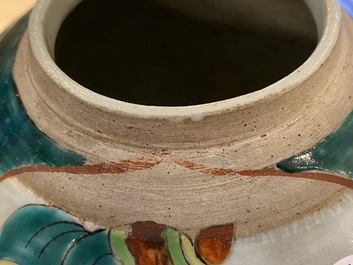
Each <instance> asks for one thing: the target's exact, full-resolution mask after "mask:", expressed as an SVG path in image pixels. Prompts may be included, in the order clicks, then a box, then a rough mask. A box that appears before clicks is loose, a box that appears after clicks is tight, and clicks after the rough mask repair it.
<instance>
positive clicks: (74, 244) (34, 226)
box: [0, 205, 119, 265]
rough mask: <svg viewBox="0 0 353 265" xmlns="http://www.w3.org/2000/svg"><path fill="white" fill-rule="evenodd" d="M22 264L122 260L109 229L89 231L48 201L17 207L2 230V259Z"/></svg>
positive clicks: (106, 264)
mask: <svg viewBox="0 0 353 265" xmlns="http://www.w3.org/2000/svg"><path fill="white" fill-rule="evenodd" d="M1 259H8V260H13V261H15V262H16V263H18V264H21V265H48V264H50V265H60V264H62V265H64V264H65V265H81V264H82V265H87V264H96V265H100V264H104V265H117V264H119V263H118V262H117V261H116V260H115V259H114V257H113V255H112V250H111V248H110V244H109V235H108V232H107V231H105V230H97V231H95V232H89V231H87V230H85V229H84V228H83V226H82V225H81V224H80V223H79V222H78V221H77V219H76V218H74V217H73V216H71V215H70V214H68V213H66V212H64V211H62V210H60V209H58V208H55V207H49V206H44V205H28V206H25V207H23V208H20V209H19V210H18V211H16V212H15V213H14V214H13V215H12V216H11V217H10V218H9V219H8V220H7V222H6V223H5V225H4V226H3V228H2V230H1V233H0V260H1Z"/></svg>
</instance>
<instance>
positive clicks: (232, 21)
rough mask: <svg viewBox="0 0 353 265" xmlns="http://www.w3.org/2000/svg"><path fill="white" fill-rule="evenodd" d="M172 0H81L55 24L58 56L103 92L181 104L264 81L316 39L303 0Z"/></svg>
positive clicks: (70, 71) (278, 75) (297, 60)
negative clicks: (58, 27)
mask: <svg viewBox="0 0 353 265" xmlns="http://www.w3.org/2000/svg"><path fill="white" fill-rule="evenodd" d="M174 2H175V1H174V0H170V1H169V2H167V1H164V0H129V1H126V0H100V1H99V2H97V1H94V0H85V1H82V2H81V3H80V4H79V5H78V6H77V7H76V8H75V9H74V10H73V11H72V12H71V13H70V14H69V16H68V17H67V18H66V19H65V21H64V22H63V24H62V26H61V28H60V30H59V33H58V36H57V39H56V44H55V62H56V64H57V65H58V66H59V67H60V68H61V69H62V70H63V71H64V72H65V73H66V74H67V75H68V76H69V77H71V78H72V79H73V80H75V81H77V82H78V83H80V84H81V85H83V86H85V87H87V88H88V89H90V90H92V91H95V92H97V93H99V94H102V95H105V96H107V97H110V98H115V99H118V100H121V101H125V102H130V103H136V104H142V105H156V106H188V105H197V104H204V103H210V102H215V101H220V100H224V99H229V98H233V97H237V96H241V95H244V94H248V93H251V92H254V91H257V90H260V89H262V88H264V87H266V86H268V85H271V84H273V83H275V82H276V81H278V80H280V79H282V78H283V77H285V76H287V75H288V74H290V73H291V72H293V71H294V70H295V69H296V68H298V67H299V66H300V65H301V64H302V63H304V62H305V61H306V59H307V58H308V57H309V56H310V55H311V54H312V52H313V51H314V49H315V47H316V45H317V40H318V34H317V31H316V26H315V21H314V19H313V17H312V16H311V14H310V11H309V9H308V8H307V6H306V5H305V3H304V2H302V1H300V0H290V1H289V0H288V1H283V2H284V3H277V2H278V1H276V3H277V5H275V4H274V3H275V1H273V0H268V1H263V0H254V1H249V2H251V3H241V4H240V3H233V2H236V1H230V0H225V1H221V2H222V3H221V2H218V3H219V4H217V3H214V2H217V1H210V0H203V1H201V0H193V1H190V0H189V2H188V1H186V0H185V1H184V0H180V1H179V2H175V3H174ZM264 2H266V3H264ZM272 2H274V3H272Z"/></svg>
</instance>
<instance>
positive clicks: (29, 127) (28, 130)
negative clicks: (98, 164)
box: [0, 18, 85, 177]
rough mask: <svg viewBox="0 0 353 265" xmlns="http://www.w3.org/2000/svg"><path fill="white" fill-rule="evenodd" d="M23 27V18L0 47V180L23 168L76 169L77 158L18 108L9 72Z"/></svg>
mask: <svg viewBox="0 0 353 265" xmlns="http://www.w3.org/2000/svg"><path fill="white" fill-rule="evenodd" d="M26 26H27V18H23V19H22V20H21V21H20V22H18V23H17V24H16V25H15V26H14V27H13V28H12V29H11V30H10V32H8V33H7V34H6V36H5V37H4V39H3V40H2V41H1V44H0V177H1V176H3V175H4V174H5V173H6V172H8V171H10V170H12V169H15V168H19V167H22V166H27V165H47V166H51V167H60V166H79V165H82V164H83V163H84V162H85V161H84V159H83V158H81V157H80V156H78V155H76V154H74V153H72V152H70V151H67V150H65V149H63V148H61V147H60V146H58V145H57V144H56V143H55V142H54V141H52V140H51V139H50V138H48V137H47V136H46V135H44V134H43V133H42V132H41V131H40V130H39V129H38V128H37V127H36V126H35V125H34V124H33V123H32V121H31V120H30V119H29V118H28V116H27V115H26V111H25V110H24V108H23V106H22V105H21V102H20V99H19V97H18V94H17V91H16V85H15V83H14V80H13V75H12V69H13V64H14V58H15V54H16V50H17V47H18V44H19V41H20V39H21V37H22V34H23V32H24V30H25V29H26Z"/></svg>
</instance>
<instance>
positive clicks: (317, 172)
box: [2, 1, 353, 264]
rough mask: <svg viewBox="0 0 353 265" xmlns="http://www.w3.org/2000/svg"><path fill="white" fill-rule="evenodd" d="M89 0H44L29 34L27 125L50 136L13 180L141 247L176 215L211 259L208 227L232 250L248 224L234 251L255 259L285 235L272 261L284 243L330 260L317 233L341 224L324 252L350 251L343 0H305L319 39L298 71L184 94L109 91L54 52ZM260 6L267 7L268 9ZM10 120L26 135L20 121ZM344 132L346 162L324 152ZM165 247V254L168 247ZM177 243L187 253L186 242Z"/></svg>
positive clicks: (22, 81) (23, 76)
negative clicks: (189, 98)
mask: <svg viewBox="0 0 353 265" xmlns="http://www.w3.org/2000/svg"><path fill="white" fill-rule="evenodd" d="M78 3H79V1H65V2H60V4H59V3H58V2H55V1H40V2H39V3H38V5H37V6H36V8H35V9H34V11H33V14H32V17H31V19H30V22H29V29H28V30H27V31H26V32H25V33H24V35H23V38H22V40H21V43H20V45H19V48H18V51H17V53H16V59H15V61H14V69H13V78H14V84H15V86H16V88H17V90H18V93H19V98H20V100H21V101H20V103H21V104H23V109H24V111H25V112H26V114H27V115H28V117H29V119H30V121H31V122H33V123H28V125H27V124H25V125H24V126H23V128H22V130H23V131H24V132H25V133H24V134H26V135H27V137H28V138H31V136H33V138H34V139H39V138H36V137H41V138H40V140H38V143H37V144H38V146H39V147H37V148H35V147H32V146H31V145H28V144H27V145H26V146H25V147H24V148H25V149H26V151H28V154H27V153H26V154H27V155H28V157H29V158H28V160H26V159H27V158H26V159H24V158H21V157H20V159H22V160H21V161H22V162H13V163H12V164H11V163H9V166H7V167H5V166H4V170H3V171H4V174H3V175H4V177H7V178H8V179H7V180H6V181H4V182H3V183H5V184H6V185H7V186H4V187H6V189H11V188H9V187H8V186H11V185H13V186H16V185H17V186H20V187H22V188H23V186H21V185H24V187H26V188H25V190H26V192H28V191H32V192H34V194H35V196H34V197H33V201H34V202H35V203H36V204H38V203H44V204H50V205H53V206H55V207H59V208H60V209H62V210H65V211H67V212H68V213H69V214H70V215H72V216H75V217H77V218H78V220H80V222H86V221H88V222H90V223H91V225H88V227H89V228H90V229H91V226H92V224H94V225H98V226H101V227H104V228H107V229H112V231H123V232H124V233H125V234H126V235H129V236H130V237H128V242H130V243H129V244H130V245H129V244H128V247H129V250H130V253H132V256H135V258H136V260H139V259H141V257H142V256H143V255H142V254H141V253H140V254H136V253H137V252H136V251H135V252H134V250H135V248H134V240H137V241H138V240H142V242H144V244H146V246H148V244H149V243H148V242H149V240H150V241H153V240H155V238H154V237H153V236H152V237H151V238H149V236H151V235H150V234H148V231H150V230H153V231H154V233H157V235H159V236H160V235H161V231H167V232H163V233H164V234H163V233H162V235H163V236H166V238H167V239H166V240H167V241H168V235H169V234H168V231H169V230H168V229H171V230H170V231H172V232H175V233H177V237H178V236H179V235H180V237H179V238H180V240H181V241H180V242H183V237H182V234H185V235H188V236H190V237H191V238H192V239H195V242H194V244H195V249H196V251H197V253H198V255H200V256H201V258H203V259H204V260H203V261H204V262H209V263H213V264H216V261H215V260H214V259H213V258H214V257H213V258H212V255H211V258H210V257H206V256H207V255H206V254H205V253H204V252H203V251H204V249H203V246H202V242H204V241H203V240H205V238H206V241H207V240H214V241H217V242H221V243H220V244H221V245H222V244H223V246H226V247H223V248H222V247H220V250H219V251H220V252H222V251H223V252H225V253H226V254H224V253H223V252H222V255H221V257H223V258H225V257H226V256H227V255H228V254H229V251H230V247H231V246H232V243H230V242H232V240H233V238H234V239H235V238H236V240H235V242H236V243H233V249H234V251H233V252H232V254H231V256H230V258H229V262H230V264H233V262H239V264H241V262H243V263H244V264H246V263H249V261H251V262H252V263H255V264H256V262H259V260H262V261H263V258H264V256H266V255H269V253H272V251H273V249H276V253H278V255H276V256H275V257H266V258H265V260H266V262H265V264H277V263H279V262H280V260H283V257H285V256H286V255H284V256H283V255H280V254H279V253H281V252H287V253H288V254H287V255H288V257H290V258H293V257H294V256H296V255H297V254H298V253H302V252H303V251H305V253H306V254H307V255H306V256H305V257H304V259H303V260H300V259H299V261H298V262H299V263H298V264H302V263H303V262H304V261H305V260H306V261H307V263H306V264H315V262H318V261H319V260H320V258H317V256H318V251H321V252H320V253H322V254H323V255H324V254H325V253H326V252H327V250H326V248H327V247H328V246H329V245H330V244H331V242H328V241H322V242H321V241H320V242H321V243H320V244H319V246H318V247H317V249H315V253H313V252H311V251H310V250H308V245H310V244H312V240H313V239H314V238H315V237H316V236H315V235H317V234H318V233H327V234H330V237H331V240H333V241H335V242H336V243H335V244H340V247H339V249H338V248H337V249H334V250H332V252H330V254H328V255H329V257H325V258H323V260H324V261H327V260H328V259H330V262H331V263H327V264H333V262H336V261H337V260H339V259H340V258H342V257H344V256H348V255H349V253H348V252H349V250H350V248H351V243H349V235H350V232H349V231H348V230H349V229H350V228H351V229H353V226H352V225H350V224H347V222H348V220H349V217H350V216H351V215H352V214H353V212H351V211H350V207H349V206H350V204H351V201H352V191H351V190H350V189H349V188H351V187H352V184H351V182H350V180H349V179H350V177H351V174H352V173H351V172H350V170H349V166H345V165H343V164H345V163H348V162H347V161H350V160H349V156H348V155H349V150H350V149H349V146H347V145H346V144H345V143H344V141H343V138H342V137H343V136H342V135H345V136H347V135H348V133H349V128H350V127H349V125H350V123H349V119H350V116H349V114H350V112H351V110H352V108H353V100H352V99H351V97H352V90H351V88H350V84H351V80H352V78H351V77H350V76H351V72H353V68H352V65H351V62H352V59H353V58H352V57H353V53H352V51H351V49H350V48H349V47H350V43H351V40H352V35H351V32H352V30H353V21H352V18H351V17H350V16H349V14H348V13H347V12H346V11H345V10H344V9H342V8H341V7H340V6H339V5H338V3H336V2H335V1H322V2H320V3H316V4H315V3H314V1H307V4H308V6H309V7H310V8H311V11H312V13H313V16H314V18H315V20H316V24H317V28H318V34H319V38H320V40H319V42H318V46H317V48H316V50H315V51H314V52H313V54H312V55H311V56H310V57H309V58H308V60H307V61H306V62H305V63H304V64H303V65H301V66H300V67H299V68H297V69H296V70H295V71H294V72H293V73H291V74H290V75H288V76H287V77H285V78H283V79H281V80H280V81H278V82H276V83H275V84H273V85H270V86H268V87H266V88H263V89H261V90H259V91H256V92H253V93H250V94H246V95H243V96H240V97H236V98H231V99H227V100H223V101H218V102H212V103H208V104H201V105H194V106H184V107H158V106H145V105H138V104H132V103H127V102H122V101H119V100H116V99H112V98H108V97H105V96H103V95H99V94H97V93H94V92H93V91H90V90H89V89H87V88H85V87H82V86H81V85H79V84H78V83H76V82H75V81H73V80H72V79H71V78H69V77H68V76H67V75H66V74H65V73H64V72H62V71H61V70H60V68H58V67H57V66H56V64H55V63H54V59H53V57H54V44H55V36H56V35H57V32H58V31H59V28H60V25H61V24H62V22H63V20H64V18H65V17H66V15H67V14H68V13H69V12H70V11H71V10H72V9H73V8H74V7H75V6H76V5H77V4H78ZM293 3H294V2H293ZM293 3H291V2H289V4H288V9H291V8H293V6H292V4H293ZM160 4H162V5H167V8H172V9H175V10H179V11H180V10H182V12H185V13H187V14H189V13H190V14H193V15H195V16H198V17H200V18H203V19H205V18H207V19H217V18H218V19H219V18H222V19H226V18H228V17H230V16H226V15H225V14H226V13H227V12H230V11H231V10H232V8H234V10H239V7H237V6H231V5H230V2H226V1H225V3H224V5H225V6H226V7H227V8H222V6H218V8H216V7H214V8H215V10H216V11H217V12H218V13H219V14H222V16H221V15H218V16H217V17H212V16H213V15H214V14H217V12H216V13H214V12H209V11H207V10H201V9H200V10H198V9H193V6H192V5H188V4H187V3H183V2H175V3H173V2H170V3H169V2H168V3H165V2H161V3H160ZM59 5H60V6H59ZM246 8H247V6H244V9H243V11H242V12H246V11H247V10H246ZM250 8H251V7H250ZM195 10H196V11H195ZM240 10H241V9H240ZM54 11H55V12H54ZM54 13H55V15H54ZM256 19H257V20H261V19H263V18H262V17H261V14H259V15H258V16H255V20H256ZM282 19H283V18H281V17H280V18H275V19H274V20H273V21H271V20H269V22H268V24H266V26H265V27H264V28H265V29H271V28H273V27H277V28H278V27H279V26H278V25H280V27H279V28H280V29H281V27H282V26H283V25H281V24H279V23H278V21H281V20H282ZM266 21H267V20H266ZM227 23H230V22H227ZM234 23H235V22H234ZM287 23H288V24H289V25H293V26H289V28H290V29H292V34H294V35H296V34H303V35H305V34H306V33H305V30H304V31H303V27H302V26H301V25H300V24H299V23H298V24H297V23H295V21H291V20H290V19H289V21H288V22H287ZM294 25H295V26H294ZM304 28H305V27H304ZM285 29H288V28H284V29H283V30H285ZM14 100H15V99H14ZM347 128H348V129H347ZM33 130H35V133H33ZM11 133H12V134H13V135H15V136H16V137H17V138H19V135H18V134H17V132H15V129H13V132H11ZM39 135H40V136H39ZM34 136H35V137H34ZM16 137H15V138H16ZM42 137H43V138H42ZM340 137H341V138H340ZM23 139H24V141H25V142H26V141H28V139H27V138H23ZM43 139H44V140H43ZM340 139H342V140H341V142H342V143H343V144H341V145H343V146H344V147H345V148H348V151H347V150H343V151H342V152H341V153H340V152H333V153H334V155H336V156H340V155H341V156H342V157H345V158H346V159H347V161H345V162H342V163H341V164H342V165H343V166H341V167H339V166H337V165H338V164H339V165H340V162H337V163H335V161H336V160H337V159H336V158H335V157H334V156H333V158H332V161H333V162H332V161H330V162H327V161H324V160H323V157H322V156H320V152H321V153H323V152H329V151H331V149H332V146H333V144H334V143H336V142H340ZM9 142H10V141H9ZM320 144H321V145H320ZM313 147H314V149H312V148H313ZM330 148H331V149H330ZM342 148H343V147H342ZM18 150H22V149H20V148H17V149H16V148H13V150H12V151H8V153H7V155H8V157H9V158H17V157H18V154H17V153H18ZM48 150H49V151H48ZM316 150H319V151H316ZM322 150H323V151H322ZM16 152H17V153H16ZM297 154H300V155H297ZM346 155H347V156H346ZM34 156H35V157H36V159H34ZM291 157H293V158H291ZM307 157H309V158H310V159H311V160H310V159H309V160H305V159H306V158H307ZM347 157H348V158H347ZM23 161H24V162H23ZM337 161H338V160H337ZM331 162H332V163H331ZM16 163H17V164H16ZM283 170H285V171H283ZM288 171H291V172H288ZM300 171H303V172H300ZM3 183H2V184H3ZM20 183H21V184H20ZM5 184H4V185H5ZM17 186H16V187H17ZM347 187H348V188H347ZM4 189H5V188H4ZM31 196H32V195H29V197H31ZM31 198H32V197H31ZM41 200H43V201H41ZM39 208H40V207H39ZM49 208H50V207H49ZM50 209H51V208H50ZM55 209H56V208H55ZM319 209H322V210H321V211H320V210H319ZM36 210H38V211H42V209H36ZM60 211H61V210H60ZM41 213H42V212H41ZM68 213H65V214H68ZM46 214H47V213H46ZM60 214H63V215H65V214H64V213H63V212H60ZM15 217H16V215H15ZM65 218H68V219H70V218H71V217H65ZM72 218H73V217H72ZM338 219H339V220H340V221H339V222H340V224H341V225H337V222H338ZM10 220H11V219H10ZM70 220H71V219H70ZM70 222H71V221H70ZM162 224H163V225H162ZM333 226H335V227H336V228H337V227H341V226H344V227H345V229H343V230H341V229H339V228H337V230H334V229H333ZM141 227H142V228H141ZM146 227H147V228H146ZM151 227H152V228H151ZM209 228H211V230H207V229H209ZM87 229H88V228H87ZM139 229H141V230H142V232H141V231H140V230H139ZM149 229H150V230H149ZM175 229H176V230H175ZM212 229H213V230H212ZM131 230H132V232H131ZM338 230H339V231H338ZM146 231H147V232H146ZM170 231H169V232H170ZM200 231H201V232H200ZM202 231H203V232H202ZM210 231H211V232H210ZM307 231H312V232H311V233H307ZM332 231H335V232H334V234H335V235H336V236H333V234H332V235H331V232H332ZM34 233H35V232H34ZM64 233H65V232H64ZM112 233H113V232H112ZM119 233H120V232H119ZM158 233H159V234H158ZM332 233H333V232H332ZM113 234H114V233H113ZM110 235H111V234H110ZM119 235H120V234H119ZM163 236H160V237H163ZM169 236H170V235H169ZM158 238H159V237H158ZM259 238H261V240H260V242H258V240H259ZM110 239H111V238H110ZM184 239H185V238H184ZM111 240H112V239H111ZM158 240H161V242H162V243H161V245H164V243H163V240H162V239H160V238H159V239H158ZM169 240H170V237H169ZM302 241H303V242H305V243H303V245H302V246H303V248H305V249H306V250H303V249H301V246H298V247H297V248H294V250H293V248H292V247H291V244H292V243H293V242H297V243H298V245H300V244H299V242H302ZM110 242H111V241H110ZM146 242H147V243H146ZM288 242H291V243H290V244H289V243H288ZM280 246H281V247H282V248H281V247H280ZM168 247H169V245H168ZM179 247H180V248H183V246H179ZM184 248H185V249H186V247H185V246H184ZM254 248H257V249H264V250H263V252H261V253H262V254H261V255H263V256H261V255H259V256H256V257H249V253H250V250H249V249H254ZM147 249H148V247H147ZM185 249H183V251H184V253H185V252H187V251H186V250H185ZM206 249H207V247H206ZM318 249H320V250H318ZM221 250H222V251H221ZM155 251H156V253H158V255H161V257H163V255H167V254H166V253H164V252H165V251H167V250H161V249H159V248H158V251H157V250H155ZM163 251H164V252H163ZM118 252H119V248H118ZM169 255H170V256H171V261H170V262H174V263H175V262H176V261H175V260H174V259H173V257H174V258H175V256H174V255H175V253H173V252H171V253H169ZM236 255H238V256H236ZM118 256H119V254H118ZM167 256H168V255H167ZM213 256H215V254H214V253H213ZM216 256H217V255H216ZM5 258H6V257H5ZM184 258H185V257H184ZM189 258H190V257H189ZM186 259H187V258H186ZM222 261H223V260H222ZM140 262H141V260H140ZM189 262H190V261H189ZM260 263H261V262H260ZM260 263H258V264H260ZM319 263H320V262H319Z"/></svg>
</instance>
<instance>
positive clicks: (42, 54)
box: [29, 0, 341, 121]
mask: <svg viewBox="0 0 353 265" xmlns="http://www.w3.org/2000/svg"><path fill="white" fill-rule="evenodd" d="M55 2H57V1H54V0H38V2H37V4H36V6H35V7H34V9H33V11H32V14H31V18H30V21H29V40H30V45H31V49H32V51H33V55H34V57H35V58H36V60H37V61H38V63H39V65H40V66H41V67H42V69H43V71H44V72H45V73H46V74H47V76H48V77H49V78H50V79H51V80H52V81H53V82H54V83H55V84H57V85H58V86H59V87H61V88H62V89H64V90H65V91H66V93H69V94H70V95H71V96H72V97H76V98H79V99H80V100H81V101H83V102H86V103H87V104H88V105H90V106H93V107H95V108H98V109H102V110H109V111H110V112H113V113H118V114H120V115H129V116H134V117H137V118H143V119H149V118H163V119H172V120H175V119H177V120H178V121H179V120H180V121H182V120H184V119H187V118H191V119H192V120H195V121H197V120H201V119H203V118H204V117H205V116H209V115H216V114H219V113H223V112H229V111H232V110H235V109H239V108H245V107H246V106H251V105H253V104H255V103H257V102H259V101H261V100H263V99H265V98H269V97H274V96H278V95H280V94H282V93H285V92H286V91H288V90H290V89H291V88H294V87H296V86H298V85H300V84H301V83H302V82H304V81H305V80H306V79H307V78H308V77H309V76H311V75H312V74H313V73H314V72H315V71H316V70H318V69H319V68H320V67H321V65H322V64H323V63H324V62H325V61H326V59H327V58H328V56H329V55H330V53H331V51H332V50H333V48H334V47H335V44H336V41H337V39H338V35H339V31H340V21H341V13H340V8H339V4H338V2H337V1H335V0H323V1H320V2H318V1H316V0H306V1H305V2H306V4H307V5H308V7H309V9H310V10H311V12H312V14H313V17H314V19H315V23H316V25H317V28H318V33H319V41H318V44H317V46H316V48H315V50H314V51H313V53H312V54H311V55H310V56H309V57H308V59H307V60H306V61H305V62H304V63H303V64H302V65H301V66H299V67H298V68H297V69H296V70H294V71H293V72H292V73H290V74H289V75H287V76H285V77H284V78H282V79H281V80H279V81H277V82H275V83H273V84H271V85H269V86H266V87H264V88H262V89H259V90H257V91H254V92H251V93H249V94H245V95H241V96H238V97H233V98H230V99H225V100H221V101H215V102H211V103H204V104H199V105H190V106H148V105H140V104H135V103H130V102H124V101H121V100H118V99H113V98H109V97H106V96H104V95H101V94H98V93H96V92H94V91H92V90H90V89H88V88H86V87H84V86H82V85H80V84H79V83H77V82H76V81H75V80H73V79H71V78H70V77H69V76H67V75H66V74H65V73H64V72H63V71H62V70H61V69H60V68H59V67H58V66H57V65H56V63H55V62H54V60H53V56H52V54H51V52H50V50H49V46H50V45H51V46H54V40H55V37H53V35H54V34H53V33H48V31H50V30H49V29H48V24H49V23H46V21H47V20H50V22H51V23H53V24H54V25H55V26H56V29H55V30H54V33H55V34H57V31H58V30H59V27H60V25H61V22H62V20H63V19H64V18H63V17H66V15H67V14H68V13H70V12H71V11H72V10H73V9H74V8H75V6H76V5H77V4H78V3H79V2H81V0H74V1H71V2H70V3H69V4H68V5H66V6H65V4H62V3H61V2H60V3H61V5H62V6H61V7H60V8H61V11H60V12H57V14H56V15H53V14H51V16H49V15H48V14H49V13H50V11H51V8H52V6H53V4H54V3H55ZM319 5H321V6H319ZM314 9H315V10H314ZM314 11H315V12H316V13H315V12H314ZM55 26H54V28H55ZM52 31H53V30H52ZM55 31H56V32H55Z"/></svg>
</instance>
